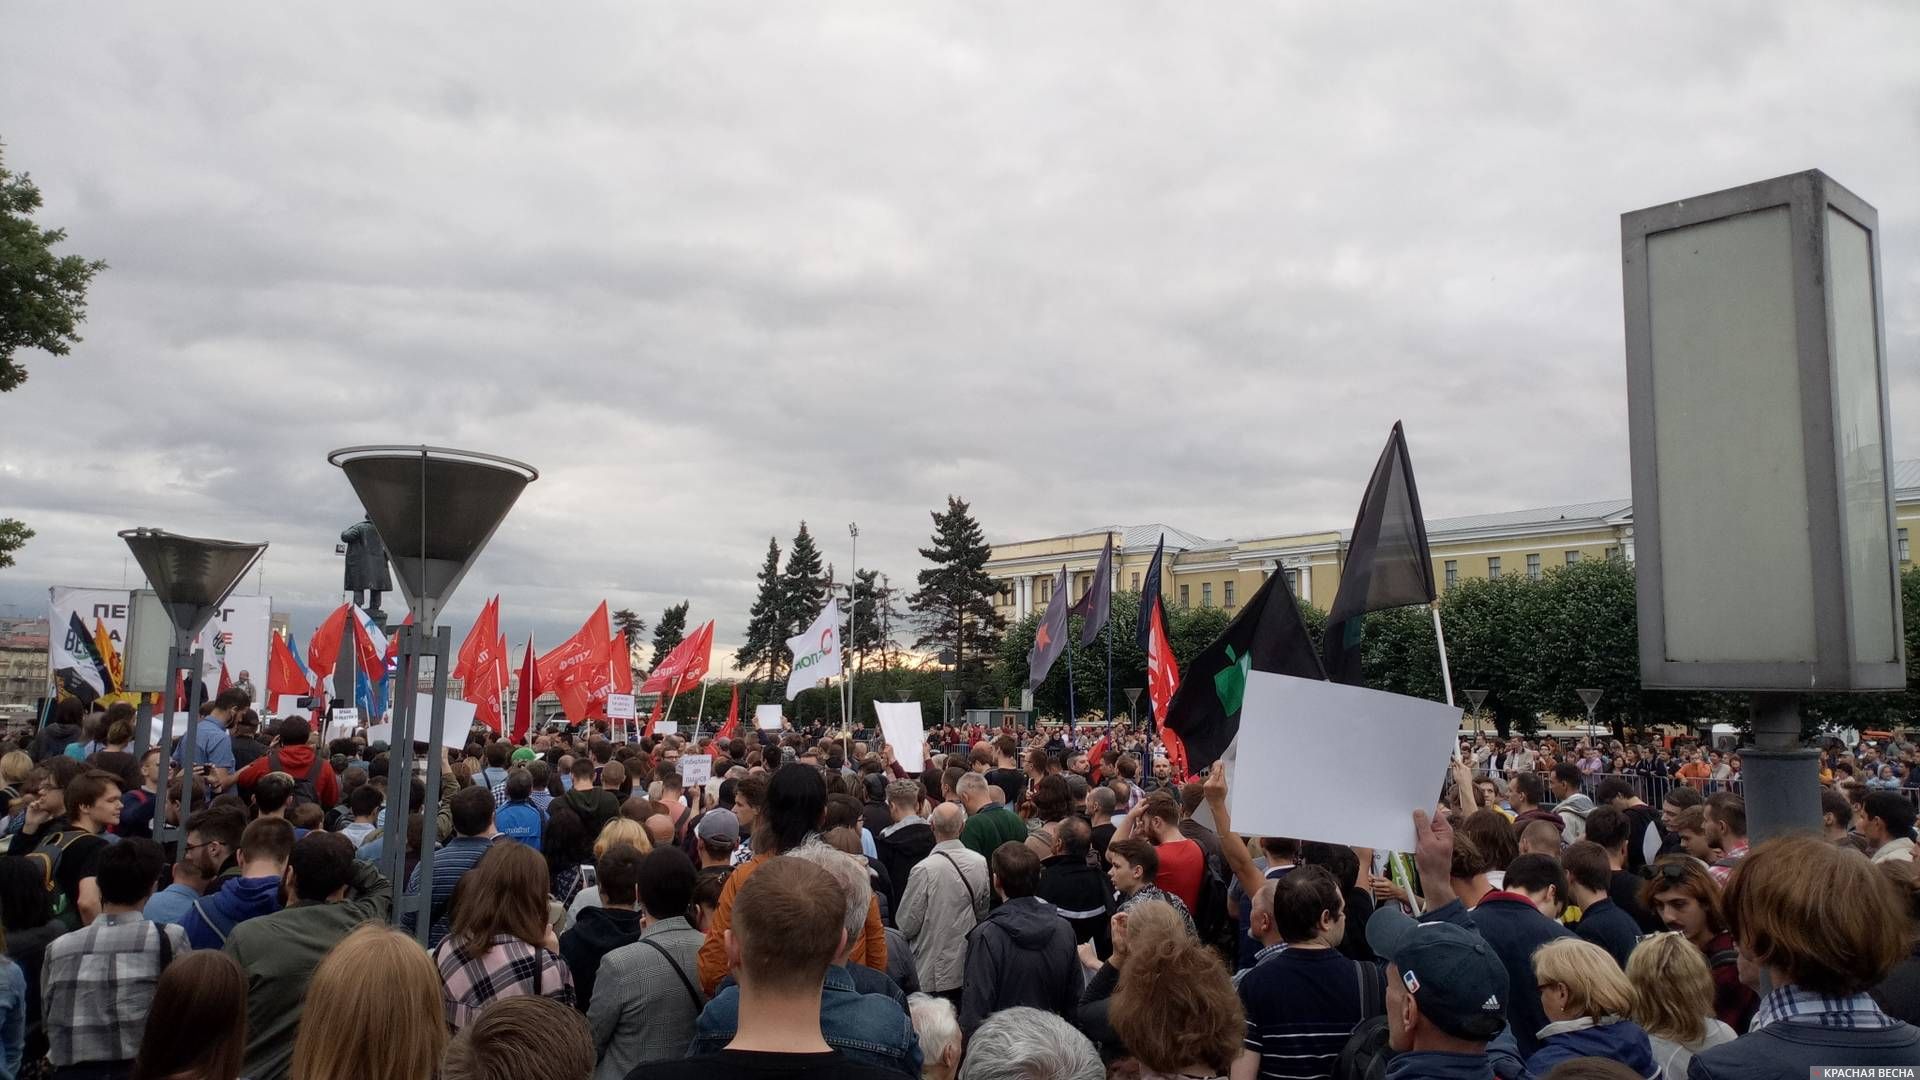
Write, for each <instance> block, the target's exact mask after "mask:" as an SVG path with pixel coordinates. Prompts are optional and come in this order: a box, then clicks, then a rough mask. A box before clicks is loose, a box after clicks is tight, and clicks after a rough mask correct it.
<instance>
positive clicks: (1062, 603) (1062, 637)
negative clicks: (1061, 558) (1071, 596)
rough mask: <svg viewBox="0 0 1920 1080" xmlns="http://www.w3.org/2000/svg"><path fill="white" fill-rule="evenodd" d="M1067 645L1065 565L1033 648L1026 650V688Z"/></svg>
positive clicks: (1034, 683) (1038, 679)
mask: <svg viewBox="0 0 1920 1080" xmlns="http://www.w3.org/2000/svg"><path fill="white" fill-rule="evenodd" d="M1066 647H1067V568H1066V567H1064V566H1063V567H1061V568H1060V577H1059V578H1058V579H1057V580H1056V581H1055V582H1054V586H1053V598H1052V599H1050V600H1048V601H1047V613H1046V614H1045V615H1042V616H1040V625H1039V626H1037V627H1035V628H1034V631H1033V650H1032V651H1031V652H1029V653H1027V689H1029V690H1031V689H1033V688H1034V687H1036V686H1039V685H1040V684H1041V683H1042V682H1044V681H1045V680H1046V678H1047V672H1049V671H1051V670H1053V662H1054V661H1055V660H1058V659H1060V651H1061V650H1062V649H1064V648H1066Z"/></svg>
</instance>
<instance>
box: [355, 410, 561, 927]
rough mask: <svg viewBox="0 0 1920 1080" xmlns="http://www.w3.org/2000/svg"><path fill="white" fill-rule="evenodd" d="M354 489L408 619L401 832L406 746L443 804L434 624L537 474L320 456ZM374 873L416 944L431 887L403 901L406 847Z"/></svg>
mask: <svg viewBox="0 0 1920 1080" xmlns="http://www.w3.org/2000/svg"><path fill="white" fill-rule="evenodd" d="M327 461H328V462H329V463H330V464H333V465H335V466H338V467H339V468H340V470H341V471H342V472H344V473H345V474H346V476H347V482H348V483H350V484H352V485H353V491H354V494H355V495H357V496H359V498H360V504H361V505H362V506H363V507H365V508H366V511H367V518H368V520H370V521H372V522H373V527H374V528H375V529H376V530H377V531H378V532H379V533H380V540H381V542H382V543H383V544H385V545H386V548H387V557H388V558H389V559H390V560H391V561H392V562H393V568H394V571H395V574H394V576H395V578H397V579H398V581H399V584H400V590H401V592H402V594H404V595H405V596H406V598H407V607H408V609H409V610H410V611H411V612H412V614H413V622H412V624H411V625H406V626H402V627H400V629H399V634H400V647H399V665H400V668H399V671H398V672H397V674H396V679H397V681H398V682H399V685H400V688H401V691H402V692H401V693H398V694H395V695H394V700H393V734H392V738H391V739H390V740H389V744H390V746H391V747H392V749H391V752H390V757H389V765H388V772H387V805H388V809H387V823H388V829H389V831H390V832H391V831H392V830H394V829H395V828H398V829H405V828H406V823H407V821H408V814H409V812H410V810H411V808H410V807H409V806H408V803H409V801H410V798H409V795H410V791H411V788H412V776H413V773H412V766H413V744H414V742H415V740H416V737H420V741H423V742H425V743H426V744H427V787H426V798H425V801H424V802H423V803H422V807H423V809H424V808H428V807H434V806H437V805H439V802H440V772H441V768H440V766H441V757H442V756H443V755H442V751H441V747H442V746H443V745H444V736H445V731H446V721H447V658H448V655H449V653H450V652H451V651H452V632H451V630H450V629H449V628H448V627H444V626H440V625H438V622H439V617H440V613H441V611H442V610H444V609H445V607H446V603H447V600H448V598H450V597H451V596H452V595H453V591H454V589H455V588H457V587H458V586H459V584H460V581H461V579H462V578H464V577H466V575H467V571H468V570H469V569H471V568H472V566H473V563H474V560H475V559H477V558H479V556H480V552H481V550H482V549H483V548H485V547H486V546H487V541H489V540H491V539H493V534H494V530H496V529H498V528H499V527H500V523H501V522H502V521H504V520H505V519H506V516H507V512H508V511H509V510H511V509H513V504H514V502H515V501H516V500H518V499H519V498H520V493H521V492H522V491H524V490H526V487H527V485H528V484H530V483H532V482H533V481H534V480H536V479H538V478H539V476H540V474H539V472H538V471H537V470H535V469H534V467H533V466H531V465H527V464H524V463H522V462H518V461H513V460H510V459H508V458H503V457H495V456H493V455H491V454H480V453H474V452H472V451H467V450H449V449H445V448H443V447H437V446H350V447H347V448H345V449H341V450H335V451H334V452H332V453H331V454H328V455H327ZM429 659H431V660H432V661H433V691H432V694H431V696H430V697H429V698H428V716H427V724H426V729H425V731H424V732H423V731H422V730H421V727H420V716H419V715H418V713H419V710H418V707H417V706H418V698H417V694H418V685H419V680H420V674H421V669H422V667H423V666H424V664H425V662H426V661H427V660H429ZM421 818H422V821H421V830H420V834H421V835H420V866H419V870H418V873H419V875H420V880H421V881H422V882H423V883H425V882H431V881H432V880H433V846H434V833H435V831H436V823H435V815H434V814H432V813H423V814H422V815H421ZM380 862H381V872H382V873H384V874H385V875H386V877H387V880H388V881H391V882H393V891H394V904H393V920H394V924H395V925H399V924H400V922H401V920H402V917H403V916H404V915H405V913H406V911H407V910H408V909H417V911H416V913H415V919H414V933H415V935H416V936H417V937H418V938H419V940H420V942H421V944H423V945H424V944H425V943H426V941H427V935H428V933H429V932H430V931H431V924H432V921H433V919H432V911H431V901H430V899H429V898H430V897H431V896H432V890H431V889H430V888H425V887H423V888H422V889H421V890H420V892H419V894H418V895H416V896H413V897H407V896H406V895H405V893H406V888H405V886H406V882H405V880H404V879H403V876H402V875H403V872H404V870H405V867H406V845H405V844H390V845H386V846H385V847H383V848H382V849H381V859H380Z"/></svg>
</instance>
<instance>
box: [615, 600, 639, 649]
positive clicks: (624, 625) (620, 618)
mask: <svg viewBox="0 0 1920 1080" xmlns="http://www.w3.org/2000/svg"><path fill="white" fill-rule="evenodd" d="M613 628H614V630H616V631H618V632H619V634H620V636H621V637H624V638H626V639H627V648H629V649H631V648H633V646H634V643H635V642H637V641H639V640H640V635H641V634H644V633H646V632H647V620H645V619H643V618H641V617H640V616H639V615H638V614H636V613H635V612H634V610H633V609H632V608H621V609H620V610H619V611H616V612H614V613H613Z"/></svg>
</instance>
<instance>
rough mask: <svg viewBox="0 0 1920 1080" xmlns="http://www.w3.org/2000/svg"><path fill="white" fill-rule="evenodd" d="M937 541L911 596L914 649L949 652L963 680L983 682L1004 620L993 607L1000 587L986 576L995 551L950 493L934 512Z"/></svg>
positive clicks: (923, 553) (925, 551) (926, 552)
mask: <svg viewBox="0 0 1920 1080" xmlns="http://www.w3.org/2000/svg"><path fill="white" fill-rule="evenodd" d="M932 516H933V544H932V546H931V547H924V548H921V549H920V557H921V558H923V559H925V560H927V561H928V562H929V563H932V564H933V565H931V566H929V567H927V568H926V569H924V570H921V571H920V574H919V578H918V580H919V584H920V588H919V589H917V590H915V591H914V593H913V595H912V596H911V597H909V598H908V603H909V605H910V606H911V608H912V610H913V614H914V616H915V617H916V619H917V620H918V622H919V624H920V631H921V632H920V637H919V638H918V639H916V640H915V642H914V646H915V647H916V648H922V649H926V648H933V649H942V650H946V651H948V652H950V653H952V655H953V667H954V672H955V674H956V676H957V680H958V682H959V683H960V685H959V686H958V687H956V689H960V690H971V689H973V688H975V687H977V686H979V685H981V684H982V683H983V682H984V681H985V679H986V674H987V665H988V664H989V663H990V662H991V661H992V659H993V654H994V649H995V647H996V646H997V645H998V644H999V642H1000V631H1001V630H1002V628H1003V627H1004V625H1005V622H1006V620H1004V619H1002V618H1001V617H1000V615H999V614H998V613H997V612H995V611H994V610H993V596H994V593H995V591H996V588H995V585H994V581H993V578H992V577H990V576H989V575H988V574H987V570H986V566H987V559H988V557H989V556H990V555H991V554H992V549H991V548H989V547H988V546H987V537H986V533H985V532H984V531H982V530H981V528H980V523H979V522H978V521H976V520H974V517H973V514H972V513H971V511H970V510H969V508H968V506H967V504H966V503H965V502H963V501H961V500H960V499H957V498H955V497H953V496H951V495H949V496H947V509H946V511H945V512H944V513H943V512H941V511H937V510H936V511H934V512H933V515H932Z"/></svg>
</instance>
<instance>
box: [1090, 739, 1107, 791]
mask: <svg viewBox="0 0 1920 1080" xmlns="http://www.w3.org/2000/svg"><path fill="white" fill-rule="evenodd" d="M1106 756H1107V737H1106V736H1105V735H1102V736H1100V738H1099V739H1098V740H1096V741H1095V742H1094V744H1093V748H1092V749H1090V750H1088V751H1087V779H1088V780H1091V781H1092V782H1094V783H1096V784H1097V783H1099V782H1100V759H1101V758H1103V757H1106Z"/></svg>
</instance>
